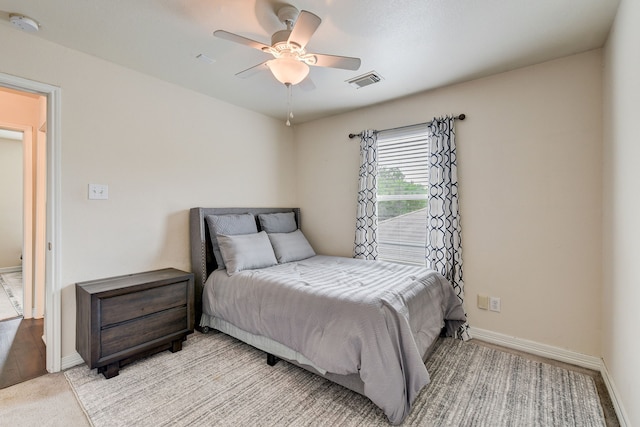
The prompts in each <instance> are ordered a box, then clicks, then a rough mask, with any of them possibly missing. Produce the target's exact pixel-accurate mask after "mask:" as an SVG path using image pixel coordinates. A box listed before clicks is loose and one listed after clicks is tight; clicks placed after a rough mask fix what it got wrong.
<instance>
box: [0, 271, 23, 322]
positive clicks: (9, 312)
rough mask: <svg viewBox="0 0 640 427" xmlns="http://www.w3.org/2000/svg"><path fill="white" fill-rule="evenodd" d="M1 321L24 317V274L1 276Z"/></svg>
mask: <svg viewBox="0 0 640 427" xmlns="http://www.w3.org/2000/svg"><path fill="white" fill-rule="evenodd" d="M0 288H2V289H0V298H2V301H0V320H6V319H11V318H14V317H19V316H22V314H23V311H22V299H23V291H22V272H21V271H20V272H15V273H2V274H0Z"/></svg>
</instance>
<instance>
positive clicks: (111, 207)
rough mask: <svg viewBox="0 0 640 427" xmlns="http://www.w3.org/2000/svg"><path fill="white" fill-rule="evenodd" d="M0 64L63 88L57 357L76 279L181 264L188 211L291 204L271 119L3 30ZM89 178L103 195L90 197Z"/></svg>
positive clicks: (71, 314)
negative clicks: (105, 189) (106, 191)
mask: <svg viewBox="0 0 640 427" xmlns="http://www.w3.org/2000/svg"><path fill="white" fill-rule="evenodd" d="M0 39H1V40H11V43H2V44H0V57H2V58H3V59H2V63H1V64H0V72H2V73H6V74H12V75H17V76H20V77H23V78H27V79H32V80H36V81H41V82H44V83H48V84H51V85H56V86H59V87H61V99H62V114H61V117H62V125H61V133H62V135H61V158H62V165H61V171H62V177H61V178H62V181H61V187H62V195H61V203H62V204H61V212H62V229H61V236H62V237H61V240H62V242H61V244H62V254H61V263H62V265H61V274H62V287H63V290H62V356H63V357H64V356H69V355H72V354H73V352H74V350H75V291H74V284H75V283H76V282H78V281H83V280H90V279H95V278H100V277H105V276H112V275H118V274H127V273H134V272H138V271H145V270H151V269H155V268H161V267H169V266H172V267H176V268H180V269H185V270H188V269H190V266H189V246H188V209H189V208H191V207H194V206H214V205H215V206H242V205H252V206H283V205H292V204H295V191H294V189H295V187H294V175H293V166H292V164H293V160H294V157H293V142H292V132H291V130H290V129H289V128H287V127H286V126H283V124H282V122H281V121H280V120H275V119H271V118H267V117H265V116H262V115H260V114H256V113H253V112H250V111H247V110H244V109H241V108H238V107H234V106H232V105H229V104H226V103H224V102H221V101H218V100H216V99H212V98H210V97H206V96H203V95H200V94H197V93H195V92H192V91H189V90H185V89H182V88H179V87H177V86H175V85H172V84H168V83H165V82H162V81H160V80H156V79H154V78H151V77H149V76H146V75H142V74H140V73H137V72H134V71H131V70H129V69H125V68H122V67H119V66H117V65H115V64H112V63H108V62H105V61H101V60H98V59H96V58H94V57H91V56H88V55H84V54H81V53H79V52H76V51H72V50H69V49H66V48H63V47H60V46H58V45H55V44H52V43H48V42H45V41H42V40H40V39H39V38H37V37H35V36H32V35H29V34H24V33H20V32H18V31H15V30H13V29H11V28H8V27H6V26H0ZM89 183H97V184H107V185H109V200H106V201H90V200H88V199H87V185H88V184H89Z"/></svg>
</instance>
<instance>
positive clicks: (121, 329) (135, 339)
mask: <svg viewBox="0 0 640 427" xmlns="http://www.w3.org/2000/svg"><path fill="white" fill-rule="evenodd" d="M188 329H189V325H188V319H187V309H186V307H176V308H172V309H169V310H165V311H161V312H159V313H154V314H151V315H149V316H145V317H142V318H139V319H135V320H132V321H129V322H125V323H122V324H119V325H115V326H111V327H107V328H104V329H103V330H102V332H101V334H100V336H101V343H100V344H101V345H100V348H101V350H102V354H101V355H100V357H101V358H102V357H107V356H111V355H113V354H115V353H118V352H120V351H124V350H128V349H131V348H133V347H135V346H138V345H141V344H147V343H149V342H151V341H153V340H156V339H159V338H162V337H166V336H168V335H171V334H177V333H180V332H185V331H187V330H188Z"/></svg>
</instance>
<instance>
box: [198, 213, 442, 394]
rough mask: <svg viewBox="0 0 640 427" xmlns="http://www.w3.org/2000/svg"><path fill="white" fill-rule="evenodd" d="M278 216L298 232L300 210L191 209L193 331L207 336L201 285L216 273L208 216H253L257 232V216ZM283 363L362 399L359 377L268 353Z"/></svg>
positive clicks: (272, 362)
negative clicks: (289, 215)
mask: <svg viewBox="0 0 640 427" xmlns="http://www.w3.org/2000/svg"><path fill="white" fill-rule="evenodd" d="M278 212H294V213H295V217H296V224H297V225H298V228H300V225H301V222H300V209H299V208H192V209H191V211H190V239H191V271H192V272H193V273H194V276H195V277H194V279H195V280H194V281H195V314H196V318H195V324H196V329H198V330H199V331H201V332H205V333H206V332H208V328H207V330H204V328H202V327H200V326H199V325H200V319H201V316H202V291H203V288H204V283H205V281H206V280H207V277H209V274H211V272H213V271H214V270H216V268H217V264H216V260H215V257H214V256H213V248H212V246H211V236H210V234H209V228H208V226H207V223H206V217H207V215H224V214H243V213H252V214H254V215H255V216H256V222H257V225H258V230H260V224H259V221H258V214H261V213H278ZM437 343H438V340H435V341H434V343H433V344H432V345H431V346H430V348H428V349H427V351H426V352H425V354H424V355H423V357H422V358H423V360H426V358H427V357H428V356H429V355H430V354H431V353H432V352H433V350H434V349H435V348H436V346H437ZM280 359H282V360H286V361H287V362H289V363H292V364H294V365H297V366H299V367H301V368H303V369H306V370H308V371H310V372H313V373H314V374H316V375H319V376H321V377H324V378H326V379H328V380H330V381H333V382H335V383H337V384H340V385H341V386H343V387H347V388H348V389H351V390H353V391H355V392H357V393H360V394H363V395H364V383H363V382H362V380H361V379H360V376H359V375H358V374H350V375H339V374H334V373H331V372H327V373H325V374H322V373H320V372H318V371H317V370H316V369H315V368H313V367H312V366H308V365H304V364H301V363H298V362H296V361H295V360H290V359H287V358H286V357H282V356H281V355H278V354H268V353H267V363H268V364H269V365H271V366H273V365H275V364H276V363H277V362H278V360H280Z"/></svg>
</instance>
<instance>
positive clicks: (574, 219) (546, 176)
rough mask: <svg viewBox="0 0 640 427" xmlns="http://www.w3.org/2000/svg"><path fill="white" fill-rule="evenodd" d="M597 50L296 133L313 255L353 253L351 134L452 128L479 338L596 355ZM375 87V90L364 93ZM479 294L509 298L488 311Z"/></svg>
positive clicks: (470, 306)
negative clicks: (490, 335) (485, 333)
mask: <svg viewBox="0 0 640 427" xmlns="http://www.w3.org/2000/svg"><path fill="white" fill-rule="evenodd" d="M601 68H602V55H601V51H600V50H596V51H591V52H587V53H584V54H581V55H576V56H571V57H567V58H564V59H560V60H556V61H552V62H547V63H543V64H539V65H536V66H532V67H527V68H523V69H519V70H516V71H511V72H507V73H503V74H499V75H495V76H493V77H489V78H484V79H480V80H476V81H472V82H468V83H464V84H459V85H455V86H451V87H447V88H443V89H440V90H436V91H432V92H428V93H424V94H421V95H417V96H413V97H410V98H406V99H402V100H399V101H396V102H390V103H386V104H382V105H377V106H372V107H369V108H365V109H362V110H359V111H355V112H351V113H347V114H342V115H339V116H335V117H330V118H327V119H323V120H318V121H314V122H310V123H306V124H302V125H300V126H297V127H296V129H295V140H296V146H297V151H296V156H297V162H296V163H297V167H298V171H297V176H298V179H297V181H298V195H299V196H298V201H299V205H300V206H301V208H302V210H303V217H304V226H305V233H306V234H308V236H309V239H310V240H311V243H312V244H313V246H314V247H315V248H316V249H317V251H318V252H321V253H325V254H337V255H346V256H350V255H351V254H352V246H353V236H354V216H355V203H356V192H357V175H358V172H357V171H358V161H359V160H358V142H357V140H356V139H353V140H349V139H348V138H347V134H349V133H350V132H358V131H360V130H362V129H365V128H373V129H385V128H390V127H395V126H402V125H407V124H412V123H418V122H424V121H428V120H429V119H431V118H432V117H433V116H439V115H444V114H447V113H455V114H458V113H466V114H467V116H468V118H467V120H465V121H464V122H457V124H456V126H457V141H458V152H459V156H458V158H459V169H458V170H459V178H460V183H461V184H460V197H461V201H460V204H461V212H462V227H463V228H462V233H463V234H462V239H463V245H464V268H465V270H464V274H465V283H466V296H467V300H466V304H465V305H466V309H467V311H468V314H469V321H470V323H471V325H472V327H476V328H482V329H487V330H490V331H494V332H499V333H503V334H506V335H510V336H515V337H518V338H522V339H528V340H532V341H536V342H539V343H544V344H548V345H552V346H556V347H560V348H565V349H568V350H572V351H575V352H579V353H583V354H586V355H591V356H598V357H599V356H600V354H601V353H600V322H601V316H600V294H601V285H600V283H601V257H602V251H601V221H602V215H601V210H602V197H601V179H602V170H601V160H600V155H601V145H602V108H601V102H602V93H601V87H602V86H601V78H602V75H601ZM362 90H366V89H362ZM478 293H483V294H488V295H492V296H497V297H501V298H502V312H501V313H493V312H488V311H483V310H479V309H477V308H476V306H475V300H476V295H477V294H478Z"/></svg>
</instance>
